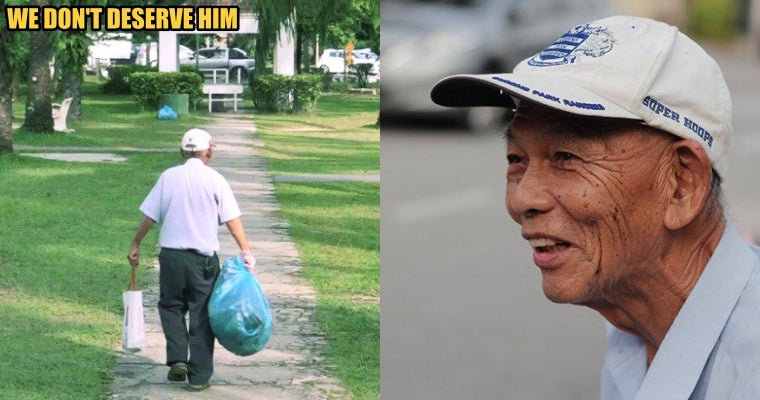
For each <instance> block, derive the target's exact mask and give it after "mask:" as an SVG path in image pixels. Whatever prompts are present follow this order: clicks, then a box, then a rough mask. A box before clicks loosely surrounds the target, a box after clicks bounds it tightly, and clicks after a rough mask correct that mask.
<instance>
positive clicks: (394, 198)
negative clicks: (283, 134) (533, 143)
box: [380, 0, 760, 399]
mask: <svg viewBox="0 0 760 400" xmlns="http://www.w3.org/2000/svg"><path fill="white" fill-rule="evenodd" d="M620 13H624V14H632V15H640V16H646V17H651V18H655V19H659V20H663V21H666V22H668V23H671V24H675V25H677V26H679V28H680V29H681V30H682V31H683V32H686V33H687V34H689V35H690V36H691V37H693V38H695V39H696V40H697V41H698V42H700V44H702V45H703V47H705V49H706V50H707V51H708V53H710V54H711V55H712V56H713V57H714V58H715V59H716V61H717V62H718V63H719V64H720V66H721V68H722V69H723V73H724V75H725V76H726V80H727V82H728V84H729V88H730V89H731V94H732V101H733V109H734V130H735V133H734V135H735V143H734V149H733V152H732V156H731V166H730V169H729V172H728V174H727V177H726V179H725V182H724V192H725V194H726V204H727V206H728V211H729V215H730V218H731V219H732V220H735V221H736V222H737V223H738V224H739V226H740V227H741V229H742V230H743V231H744V232H745V234H746V236H747V237H748V239H749V240H754V237H755V236H756V235H757V234H758V233H760V202H759V201H758V198H760V182H758V180H757V179H753V178H755V177H754V174H755V173H756V171H758V170H759V168H758V167H760V134H758V126H759V125H760V113H758V112H757V110H758V109H760V34H758V32H760V17H758V15H759V14H760V0H746V1H745V0H742V1H739V0H678V1H668V2H663V1H659V0H646V1H641V0H639V1H635V0H616V1H602V0H459V1H442V0H438V1H390V0H382V1H381V52H382V55H383V60H384V65H383V70H382V72H381V118H380V121H381V143H382V144H381V171H382V185H381V213H382V218H381V248H382V251H381V265H382V269H381V271H382V272H381V292H382V293H381V298H382V303H381V307H382V312H381V396H382V398H384V399H594V398H598V396H599V390H598V382H599V372H600V368H601V365H602V361H603V357H604V352H605V350H606V346H607V341H606V337H605V327H604V321H603V319H602V318H601V317H600V316H598V315H597V314H596V313H595V312H594V311H592V310H590V309H586V308H583V307H577V306H572V305H558V304H552V303H550V302H549V301H548V300H546V299H545V298H544V296H543V293H542V291H541V277H540V272H539V270H538V269H537V268H536V267H535V266H534V265H533V262H532V259H531V249H530V247H529V246H528V244H527V243H525V241H523V240H522V239H521V238H520V236H519V227H518V226H517V224H515V223H514V222H513V221H512V220H511V219H510V218H509V216H508V215H507V213H506V210H505V207H504V193H505V171H506V163H505V151H504V142H503V140H502V139H501V136H500V135H501V132H502V131H503V129H504V127H505V126H506V123H507V121H508V120H509V118H510V114H509V113H508V112H506V111H505V110H501V109H470V110H468V109H445V108H442V107H438V106H435V105H434V104H433V103H432V102H431V101H430V100H429V93H430V89H431V88H432V86H433V85H434V83H435V82H437V81H438V80H439V79H441V78H443V77H445V76H448V75H452V74H455V73H487V72H508V71H511V69H512V68H513V67H514V65H515V64H516V63H518V62H519V61H521V60H522V59H524V58H526V57H528V56H530V55H533V54H534V53H536V52H538V51H539V50H541V49H542V48H543V47H545V46H546V45H548V44H549V43H551V42H553V41H554V40H555V39H556V38H558V37H559V36H560V35H561V34H562V33H563V32H565V31H566V30H567V29H568V28H570V27H571V26H573V25H575V24H578V23H583V22H588V21H591V20H593V19H597V18H600V17H603V16H608V15H613V14H620ZM706 95H708V94H706Z"/></svg>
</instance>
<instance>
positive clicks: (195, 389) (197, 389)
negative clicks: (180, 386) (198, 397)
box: [185, 382, 211, 392]
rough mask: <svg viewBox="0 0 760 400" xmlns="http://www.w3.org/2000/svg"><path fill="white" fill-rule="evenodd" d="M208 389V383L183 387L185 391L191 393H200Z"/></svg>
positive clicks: (209, 385) (190, 384) (189, 384)
mask: <svg viewBox="0 0 760 400" xmlns="http://www.w3.org/2000/svg"><path fill="white" fill-rule="evenodd" d="M210 387H211V384H210V383H208V382H206V383H201V384H199V385H193V384H192V383H188V384H187V386H185V389H186V390H189V391H191V392H200V391H202V390H206V389H208V388H210Z"/></svg>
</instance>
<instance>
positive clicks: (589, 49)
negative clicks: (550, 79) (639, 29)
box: [528, 24, 615, 67]
mask: <svg viewBox="0 0 760 400" xmlns="http://www.w3.org/2000/svg"><path fill="white" fill-rule="evenodd" d="M614 43H615V39H614V38H613V37H612V32H608V31H607V28H606V27H603V26H599V25H591V24H585V25H578V26H576V27H575V28H572V29H570V30H569V31H567V33H565V34H564V35H562V37H561V38H559V39H558V40H557V41H556V42H554V43H553V44H552V45H550V46H549V47H547V48H545V49H544V50H543V51H541V52H540V53H538V54H536V55H535V56H533V58H531V59H530V60H529V61H528V65H532V66H534V67H548V66H552V65H564V64H572V63H574V62H575V60H576V59H577V58H578V57H579V56H586V57H594V58H596V57H601V56H603V55H605V54H607V53H609V52H610V50H612V45H613V44H614Z"/></svg>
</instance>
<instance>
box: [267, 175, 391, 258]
mask: <svg viewBox="0 0 760 400" xmlns="http://www.w3.org/2000/svg"><path fill="white" fill-rule="evenodd" d="M276 188H277V197H278V198H279V199H280V202H281V204H283V212H284V213H285V217H286V219H287V220H288V221H289V223H290V224H291V226H293V227H294V229H293V230H294V232H292V233H293V234H294V235H297V236H298V240H305V241H308V242H313V243H322V244H325V245H327V244H331V245H336V246H342V247H354V248H357V249H365V250H379V248H380V241H379V238H380V216H379V206H380V197H379V184H378V183H374V182H373V183H364V182H351V183H345V182H341V183H311V182H309V183H306V182H304V183H300V182H299V183H277V184H276ZM301 227H303V229H299V228H301ZM308 227H314V228H317V227H318V229H309V228H308Z"/></svg>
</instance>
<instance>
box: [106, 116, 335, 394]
mask: <svg viewBox="0 0 760 400" xmlns="http://www.w3.org/2000/svg"><path fill="white" fill-rule="evenodd" d="M203 128H205V129H207V130H208V131H209V132H210V133H211V134H212V136H213V137H214V143H215V144H216V145H217V152H216V153H215V158H214V159H212V161H211V166H212V167H214V168H215V169H216V170H217V171H219V172H220V173H222V174H223V175H224V176H225V177H226V178H227V180H228V181H229V182H230V184H231V185H232V189H233V191H234V192H235V196H236V197H237V199H238V202H239V203H240V208H241V210H242V211H243V217H242V218H243V223H244V225H245V227H246V232H247V236H248V241H249V243H251V246H252V248H253V252H254V255H255V256H256V259H257V270H258V272H257V274H256V276H257V278H258V279H259V281H260V282H261V284H262V287H263V289H264V292H265V294H266V295H267V297H268V299H269V302H270V307H271V309H272V314H273V317H274V327H273V329H272V336H271V339H270V341H269V343H268V345H267V348H266V349H265V350H263V351H262V352H260V353H258V354H255V355H253V356H249V357H239V356H235V355H233V354H232V353H230V352H228V351H226V350H225V349H223V348H222V347H220V346H219V345H218V344H217V347H216V353H215V357H214V359H215V373H214V376H213V377H212V378H211V384H212V385H213V386H212V387H211V388H210V389H208V390H206V391H203V392H199V393H192V392H187V391H185V390H183V389H182V386H183V385H181V384H170V383H168V382H167V380H166V373H167V371H168V368H167V367H166V366H165V365H164V362H165V347H164V346H165V341H164V337H163V333H162V330H161V324H160V321H159V318H158V311H157V308H156V303H157V301H158V288H157V286H158V271H157V270H158V267H157V266H156V267H155V268H152V269H149V272H148V273H147V274H146V277H145V278H144V279H143V282H142V283H141V288H142V291H143V298H144V304H145V316H146V324H147V329H146V331H147V336H148V344H147V346H145V348H143V349H142V350H141V351H140V352H137V353H133V354H129V353H125V352H123V351H121V350H118V365H117V366H116V370H115V379H114V382H113V384H112V386H111V392H112V394H110V396H109V397H108V398H109V399H130V400H133V399H134V400H137V399H141V400H154V399H156V400H157V399H161V400H167V399H225V400H237V399H267V400H268V399H272V400H277V399H283V400H285V399H287V400H298V399H304V400H305V399H309V400H312V399H317V400H318V399H341V398H347V397H348V395H347V391H346V390H345V389H344V388H343V387H342V386H341V384H340V382H339V381H338V380H336V379H335V378H332V377H331V368H330V367H329V366H327V365H325V362H324V359H323V357H322V352H323V347H324V345H325V338H324V336H323V334H322V332H321V331H320V329H319V327H318V325H317V323H316V321H315V315H314V312H315V308H316V306H315V303H316V301H315V295H314V291H313V289H312V288H311V287H310V286H309V285H308V283H307V282H306V280H305V278H303V276H302V268H301V262H300V259H299V256H298V252H297V250H296V248H295V245H294V244H293V242H292V240H291V239H290V237H289V235H288V232H287V227H288V226H287V223H286V222H285V221H283V220H281V219H280V218H278V217H277V216H276V215H275V213H276V211H277V210H278V204H277V201H276V198H275V196H274V186H273V184H272V178H271V176H270V175H269V174H268V173H267V168H266V165H265V160H264V159H263V157H261V155H260V148H261V144H260V143H259V142H258V141H257V140H256V139H255V135H254V132H255V129H254V127H253V123H252V121H251V119H250V116H241V115H231V114H225V115H221V116H220V117H219V118H218V119H217V120H216V121H215V122H214V123H213V124H212V125H208V126H205V127H203ZM220 232H221V234H220V241H221V243H222V244H221V251H220V260H221V261H222V262H223V260H224V258H226V257H228V256H234V255H235V254H237V252H238V250H237V246H236V245H235V243H234V240H233V239H232V236H231V235H230V234H229V233H228V232H227V230H226V228H223V229H222V230H221V231H220Z"/></svg>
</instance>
